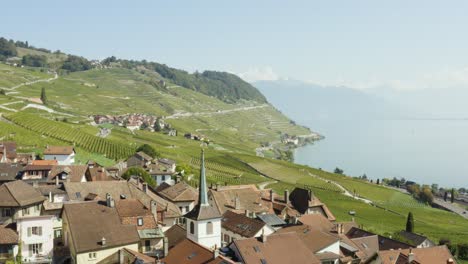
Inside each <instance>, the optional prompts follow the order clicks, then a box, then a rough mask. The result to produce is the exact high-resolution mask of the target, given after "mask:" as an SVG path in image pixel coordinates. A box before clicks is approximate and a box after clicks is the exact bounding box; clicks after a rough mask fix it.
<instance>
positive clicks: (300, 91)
mask: <svg viewBox="0 0 468 264" xmlns="http://www.w3.org/2000/svg"><path fill="white" fill-rule="evenodd" d="M253 85H254V86H255V87H257V88H258V89H259V90H260V91H261V92H262V93H263V94H264V95H265V96H266V98H267V99H268V101H269V102H271V103H272V104H273V105H275V106H276V107H277V108H279V109H280V110H281V111H283V112H284V113H285V114H286V115H288V116H290V117H292V118H293V119H295V120H296V121H299V122H300V121H306V120H313V119H334V120H350V119H384V118H399V117H402V116H403V115H402V114H401V111H400V107H397V106H396V105H394V104H391V103H389V102H387V101H386V100H384V99H383V98H381V97H378V96H376V95H372V94H368V93H365V92H362V91H360V90H357V89H352V88H348V87H335V86H320V85H316V84H311V83H306V82H302V81H296V80H278V81H258V82H255V83H253Z"/></svg>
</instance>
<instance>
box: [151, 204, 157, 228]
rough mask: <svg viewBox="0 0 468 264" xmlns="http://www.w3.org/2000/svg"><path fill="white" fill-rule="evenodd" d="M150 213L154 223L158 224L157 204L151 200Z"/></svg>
mask: <svg viewBox="0 0 468 264" xmlns="http://www.w3.org/2000/svg"><path fill="white" fill-rule="evenodd" d="M151 213H152V214H153V216H154V220H155V221H156V223H157V222H158V204H157V203H156V201H153V200H151Z"/></svg>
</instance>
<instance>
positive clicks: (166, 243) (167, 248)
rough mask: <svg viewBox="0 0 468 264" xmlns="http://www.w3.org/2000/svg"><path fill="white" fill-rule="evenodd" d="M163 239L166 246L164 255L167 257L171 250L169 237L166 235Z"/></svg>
mask: <svg viewBox="0 0 468 264" xmlns="http://www.w3.org/2000/svg"><path fill="white" fill-rule="evenodd" d="M163 241H164V242H163V243H164V245H163V247H164V257H166V256H167V253H168V252H169V239H167V237H164V239H163Z"/></svg>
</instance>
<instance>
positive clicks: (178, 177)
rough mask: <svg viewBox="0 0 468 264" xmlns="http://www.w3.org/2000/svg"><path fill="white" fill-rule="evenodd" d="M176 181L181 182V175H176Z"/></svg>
mask: <svg viewBox="0 0 468 264" xmlns="http://www.w3.org/2000/svg"><path fill="white" fill-rule="evenodd" d="M175 182H176V183H179V182H180V175H177V176H176V177H175Z"/></svg>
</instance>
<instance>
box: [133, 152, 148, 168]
mask: <svg viewBox="0 0 468 264" xmlns="http://www.w3.org/2000/svg"><path fill="white" fill-rule="evenodd" d="M152 161H153V158H152V157H150V156H149V155H148V154H146V153H144V152H143V151H139V152H137V153H135V154H133V156H131V157H130V158H128V160H127V168H130V167H146V166H148V165H150V164H151V162H152Z"/></svg>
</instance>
